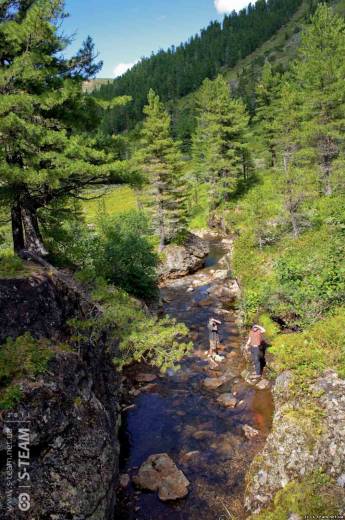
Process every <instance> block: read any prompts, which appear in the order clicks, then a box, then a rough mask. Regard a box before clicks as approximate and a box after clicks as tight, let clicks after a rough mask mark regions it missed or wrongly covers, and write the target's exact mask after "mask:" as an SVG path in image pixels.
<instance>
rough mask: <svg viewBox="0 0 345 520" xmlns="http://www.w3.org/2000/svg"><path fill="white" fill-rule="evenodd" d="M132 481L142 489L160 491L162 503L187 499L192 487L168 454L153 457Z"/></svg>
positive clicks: (143, 465)
mask: <svg viewBox="0 0 345 520" xmlns="http://www.w3.org/2000/svg"><path fill="white" fill-rule="evenodd" d="M132 480H133V482H134V484H135V485H136V486H138V487H139V488H141V489H146V490H148V491H158V497H159V498H160V500H162V501H168V500H177V499H178V498H183V497H185V496H186V495H187V494H188V487H189V485H190V483H189V481H188V480H187V478H186V477H185V475H184V474H183V472H182V471H181V470H179V469H178V468H177V466H176V464H175V463H174V461H173V460H172V459H171V458H170V457H169V455H168V454H167V453H160V454H157V455H151V456H150V457H149V458H148V459H147V460H146V462H144V464H142V466H141V467H140V469H139V472H138V475H136V476H135V477H133V479H132Z"/></svg>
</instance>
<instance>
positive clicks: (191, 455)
mask: <svg viewBox="0 0 345 520" xmlns="http://www.w3.org/2000/svg"><path fill="white" fill-rule="evenodd" d="M210 246H211V250H210V255H209V257H208V259H207V261H206V266H205V268H204V269H202V270H201V271H199V272H198V273H195V274H194V275H191V276H188V277H185V278H183V279H179V280H174V281H171V282H168V283H167V284H166V286H164V287H163V288H162V289H161V295H162V298H163V301H164V302H165V303H164V311H165V313H166V314H169V315H170V316H173V317H176V318H177V319H178V320H179V321H183V322H184V323H186V325H187V326H188V327H189V328H190V330H191V336H192V339H193V342H194V351H193V352H192V353H191V354H190V356H188V357H187V358H186V359H185V360H184V361H183V362H182V364H181V370H179V371H178V372H176V373H170V375H165V376H164V377H162V376H159V374H158V373H156V374H157V376H158V377H157V380H156V381H154V383H155V384H154V385H151V386H150V385H149V387H148V389H146V390H143V391H141V392H140V393H139V392H136V391H134V393H135V394H138V395H136V396H133V397H132V398H131V400H130V401H129V403H128V404H129V408H128V410H127V411H126V412H124V415H123V424H122V430H121V440H122V453H121V466H120V471H121V473H127V474H129V475H130V476H132V475H134V474H136V473H137V471H138V468H139V467H140V465H141V464H142V463H143V462H144V461H145V460H146V459H147V458H148V457H149V456H150V455H152V454H156V453H164V452H166V453H168V454H169V456H170V457H171V458H172V459H173V460H174V462H175V463H176V464H177V466H178V467H179V468H180V469H182V471H183V472H184V474H185V475H186V477H187V478H188V480H189V481H190V483H191V485H190V492H189V495H188V496H187V497H186V498H184V499H182V500H178V501H175V502H168V503H163V502H161V501H160V500H159V499H158V497H157V494H156V493H150V492H147V493H146V492H142V491H139V490H137V489H135V487H134V486H133V485H132V484H129V486H128V487H127V488H125V489H120V490H119V501H118V506H117V513H116V516H115V519H116V520H187V519H188V520H219V519H222V520H223V519H224V520H226V519H231V518H236V519H237V520H241V519H243V518H245V517H246V514H245V511H244V508H243V493H244V488H245V481H244V478H245V473H246V471H247V470H248V468H249V465H250V462H251V461H252V459H253V457H254V456H255V454H256V453H258V451H259V450H260V449H261V448H262V446H263V444H264V442H265V439H266V437H267V435H268V433H269V430H270V428H271V422H272V414H273V403H272V397H271V393H270V391H269V390H262V391H260V390H257V389H255V388H253V387H251V386H249V385H248V384H246V383H245V382H244V380H243V379H242V378H241V376H240V374H241V372H242V371H243V369H244V365H245V364H244V360H243V358H242V356H241V354H240V346H241V342H242V338H241V337H240V333H239V329H238V325H237V319H236V318H237V317H236V311H235V310H234V309H233V304H232V302H231V299H230V297H229V296H226V297H224V296H219V294H220V293H221V291H222V288H223V287H228V286H229V277H227V278H226V279H222V278H221V277H220V278H219V277H218V275H221V271H222V272H223V274H224V270H225V269H226V264H227V261H226V257H224V255H226V253H227V251H226V249H225V246H222V244H221V240H220V239H214V238H212V239H210ZM210 316H218V318H219V319H220V320H221V321H222V322H223V324H222V327H221V343H222V345H223V346H224V347H225V350H224V354H225V355H226V359H225V361H224V362H223V363H221V364H220V365H219V369H217V370H210V368H209V365H208V362H207V359H206V356H205V350H206V348H207V346H208V345H207V343H208V332H207V322H208V319H209V317H210ZM138 370H139V371H141V372H153V371H152V370H148V369H147V367H146V368H145V367H144V368H143V367H140V368H139V369H138V367H132V368H131V369H129V370H128V372H127V373H126V377H127V381H128V382H130V381H133V380H134V379H135V373H138ZM223 375H226V377H227V382H226V383H225V384H224V385H223V386H221V387H220V388H218V389H217V390H207V389H206V388H205V387H204V386H203V380H204V379H205V378H206V377H219V376H223ZM143 386H144V387H145V383H144V384H142V385H140V384H138V383H137V384H136V385H135V388H136V389H137V390H140V387H143ZM225 392H231V393H233V394H234V395H235V396H236V398H237V399H238V404H237V407H236V408H234V409H227V408H225V407H223V406H221V405H220V404H219V403H218V402H217V398H218V397H219V396H220V395H221V394H223V393H225ZM132 393H133V392H132ZM246 424H248V425H250V426H252V427H254V428H256V429H257V430H259V435H258V436H257V437H255V438H254V439H251V440H248V439H247V438H246V437H245V436H244V434H243V431H242V426H244V425H246ZM227 510H228V512H227ZM229 513H230V514H231V515H233V517H232V516H230V514H229Z"/></svg>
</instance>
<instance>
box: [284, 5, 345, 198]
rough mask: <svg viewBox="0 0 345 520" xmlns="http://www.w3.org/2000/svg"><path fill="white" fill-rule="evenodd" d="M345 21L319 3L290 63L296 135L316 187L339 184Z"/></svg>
mask: <svg viewBox="0 0 345 520" xmlns="http://www.w3.org/2000/svg"><path fill="white" fill-rule="evenodd" d="M344 56H345V22H344V19H343V18H342V17H340V16H338V15H336V14H334V12H333V9H332V8H331V7H328V6H326V5H325V4H321V5H320V6H319V7H318V8H317V10H316V12H315V14H314V15H313V17H312V19H311V24H310V25H309V26H307V28H306V30H305V31H304V34H303V37H302V43H301V47H300V49H299V57H298V59H297V61H296V64H295V66H294V68H293V74H294V76H295V82H296V89H297V90H298V92H299V95H300V97H301V107H302V119H303V126H302V131H301V135H300V139H301V141H302V143H303V145H304V147H305V154H306V155H307V154H308V155H309V158H310V165H311V166H314V167H315V168H317V170H318V173H319V182H320V191H321V192H322V193H324V194H325V195H331V194H332V193H333V192H334V190H335V188H336V187H337V186H339V184H340V185H343V183H344V181H343V180H342V179H341V177H342V176H343V174H342V172H343V170H344V159H343V156H344V146H345V61H344Z"/></svg>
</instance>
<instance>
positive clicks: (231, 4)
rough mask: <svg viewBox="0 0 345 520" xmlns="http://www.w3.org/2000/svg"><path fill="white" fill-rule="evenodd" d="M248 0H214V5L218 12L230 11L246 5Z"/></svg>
mask: <svg viewBox="0 0 345 520" xmlns="http://www.w3.org/2000/svg"><path fill="white" fill-rule="evenodd" d="M248 3H249V0H214V5H215V7H216V9H217V11H218V13H220V14H226V13H232V11H239V10H240V9H243V7H246V6H247V5H248Z"/></svg>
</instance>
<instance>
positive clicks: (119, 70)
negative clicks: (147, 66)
mask: <svg viewBox="0 0 345 520" xmlns="http://www.w3.org/2000/svg"><path fill="white" fill-rule="evenodd" d="M136 63H138V62H137V61H134V62H133V63H119V64H118V65H116V67H115V69H114V70H113V75H114V78H117V77H118V76H122V74H124V73H125V72H127V70H129V69H131V68H132V67H134V65H135V64H136Z"/></svg>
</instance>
